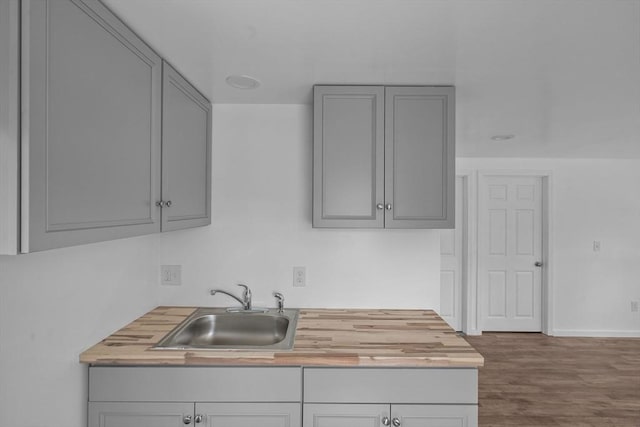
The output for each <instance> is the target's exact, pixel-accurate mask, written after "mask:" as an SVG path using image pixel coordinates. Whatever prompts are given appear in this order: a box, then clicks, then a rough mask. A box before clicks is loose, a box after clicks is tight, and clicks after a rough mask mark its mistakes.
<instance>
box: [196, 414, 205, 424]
mask: <svg viewBox="0 0 640 427" xmlns="http://www.w3.org/2000/svg"><path fill="white" fill-rule="evenodd" d="M203 419H204V417H203V416H202V415H200V414H197V415H196V419H195V421H196V424H200V423H201V422H202V420H203Z"/></svg>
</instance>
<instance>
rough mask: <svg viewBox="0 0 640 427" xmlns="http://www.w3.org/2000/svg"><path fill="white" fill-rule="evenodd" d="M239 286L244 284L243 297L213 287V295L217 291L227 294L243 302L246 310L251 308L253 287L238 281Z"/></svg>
mask: <svg viewBox="0 0 640 427" xmlns="http://www.w3.org/2000/svg"><path fill="white" fill-rule="evenodd" d="M238 286H242V287H243V288H244V291H243V292H242V299H240V298H238V297H237V296H235V295H233V294H232V293H229V292H227V291H224V290H222V289H211V295H215V294H217V293H220V294H225V295H227V296H230V297H231V298H233V299H235V300H236V301H238V302H239V303H240V304H242V308H243V309H244V310H251V289H249V287H248V286H247V285H243V284H242V283H238Z"/></svg>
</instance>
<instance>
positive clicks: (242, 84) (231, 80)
mask: <svg viewBox="0 0 640 427" xmlns="http://www.w3.org/2000/svg"><path fill="white" fill-rule="evenodd" d="M225 81H226V82H227V84H228V85H229V86H231V87H234V88H236V89H256V88H257V87H258V86H260V80H258V79H256V78H254V77H251V76H244V75H242V76H241V75H238V74H232V75H230V76H227V78H226V79H225Z"/></svg>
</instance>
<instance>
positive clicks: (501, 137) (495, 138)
mask: <svg viewBox="0 0 640 427" xmlns="http://www.w3.org/2000/svg"><path fill="white" fill-rule="evenodd" d="M515 137H516V136H515V135H513V134H507V135H493V136H492V137H491V140H492V141H508V140H510V139H513V138H515Z"/></svg>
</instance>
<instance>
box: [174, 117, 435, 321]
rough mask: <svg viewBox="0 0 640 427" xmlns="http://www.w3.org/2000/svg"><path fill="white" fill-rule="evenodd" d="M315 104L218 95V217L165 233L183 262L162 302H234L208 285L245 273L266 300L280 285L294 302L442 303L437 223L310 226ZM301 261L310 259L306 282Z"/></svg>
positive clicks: (241, 278)
mask: <svg viewBox="0 0 640 427" xmlns="http://www.w3.org/2000/svg"><path fill="white" fill-rule="evenodd" d="M311 112H312V109H311V106H305V105H286V106H285V105H254V106H251V105H214V108H213V202H212V203H213V206H212V211H213V225H212V226H210V227H208V228H204V229H195V230H190V231H185V232H175V233H166V234H164V235H163V236H162V262H163V263H165V264H181V265H182V268H183V273H182V275H183V285H182V286H181V287H163V289H162V298H161V301H162V302H163V303H165V304H188V305H232V304H235V302H234V301H233V300H231V299H229V298H228V297H225V296H223V295H220V296H215V297H211V296H209V295H208V292H207V290H208V289H210V288H214V287H216V288H224V289H229V290H232V291H234V292H237V291H236V289H234V288H235V284H236V283H239V282H242V283H246V284H247V285H249V286H250V287H251V288H252V290H253V293H254V301H255V303H261V304H266V305H268V306H273V305H274V304H275V301H274V299H273V297H272V296H271V294H272V292H273V291H274V290H280V291H281V292H283V293H284V295H285V298H286V304H287V305H289V306H296V307H398V308H400V307H402V308H434V309H438V308H439V304H440V252H439V251H440V246H439V232H438V231H435V230H335V229H334V230H329V229H313V228H312V227H311V194H312V185H311V178H312V172H311V171H312V169H311V168H312V150H311V148H312V135H311ZM293 266H305V267H306V268H307V286H306V287H305V288H293V286H292V281H293V278H292V268H293Z"/></svg>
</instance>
